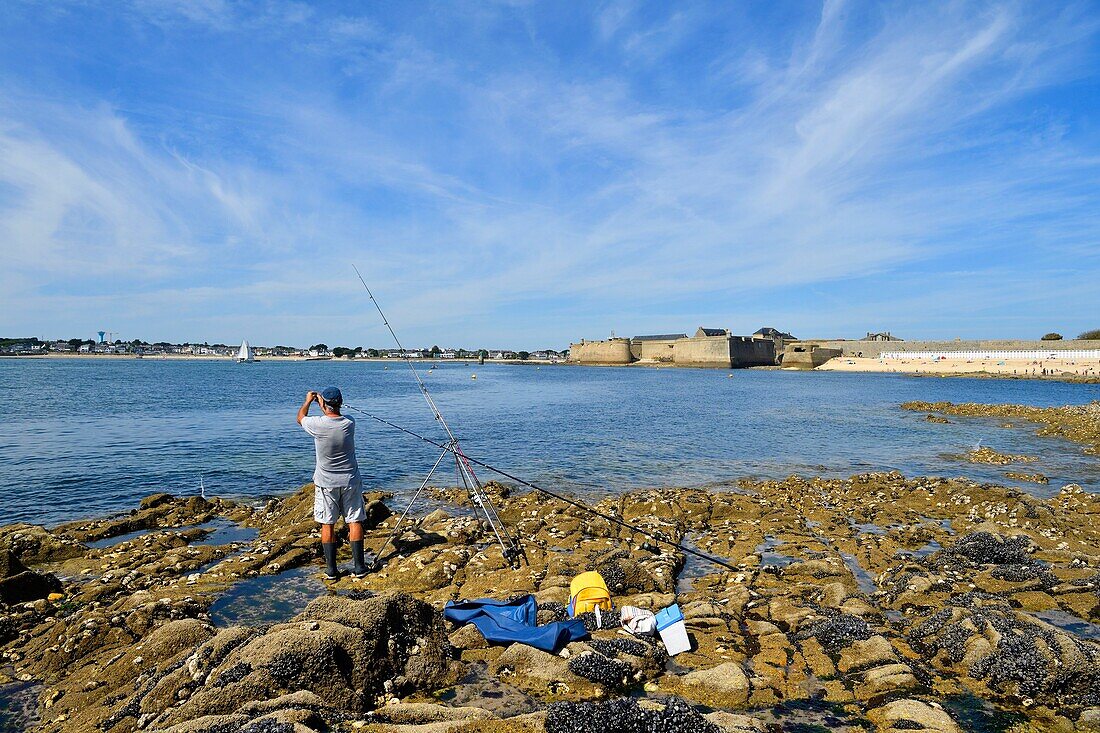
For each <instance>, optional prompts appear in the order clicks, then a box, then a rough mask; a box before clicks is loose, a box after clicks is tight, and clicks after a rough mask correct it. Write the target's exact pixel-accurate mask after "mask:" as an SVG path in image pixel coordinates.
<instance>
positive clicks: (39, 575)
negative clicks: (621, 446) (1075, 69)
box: [0, 405, 1100, 733]
mask: <svg viewBox="0 0 1100 733" xmlns="http://www.w3.org/2000/svg"><path fill="white" fill-rule="evenodd" d="M963 407H964V406H943V405H936V406H931V407H924V406H921V407H920V408H919V409H921V410H922V411H930V412H931V411H934V412H936V413H937V414H939V413H946V414H951V415H955V414H970V413H969V412H967V411H964V410H963ZM969 409H970V408H965V410H969ZM1045 414H1046V413H1027V414H1024V413H1018V414H1015V413H1014V414H1011V415H1010V414H1005V415H999V416H1002V417H1008V418H1021V419H1029V420H1030V419H1033V418H1035V417H1039V416H1042V415H1045ZM1040 422H1042V423H1043V424H1044V425H1045V426H1048V427H1051V426H1053V425H1058V426H1059V427H1058V430H1060V431H1062V432H1061V433H1059V434H1066V431H1067V430H1070V429H1069V428H1067V427H1066V424H1065V423H1064V422H1060V421H1054V418H1051V419H1050V421H1048V420H1046V419H1043V420H1040ZM1081 424H1084V423H1081ZM1044 429H1046V428H1044ZM1052 429H1053V427H1052ZM1089 435H1092V433H1090V432H1089V431H1088V430H1087V429H1086V430H1085V431H1084V432H1083V433H1082V434H1081V435H1079V436H1078V437H1088V436H1089ZM1082 442H1086V443H1087V442H1088V441H1087V440H1082ZM1089 445H1091V444H1089ZM490 488H491V490H492V491H493V492H494V493H495V495H496V498H497V499H498V500H499V502H500V503H499V506H500V508H501V514H502V517H503V518H504V520H505V521H506V522H507V523H508V524H509V526H511V527H512V528H514V529H515V531H516V533H517V534H518V536H520V537H521V538H523V540H524V545H525V549H526V554H527V560H528V562H527V564H526V565H524V566H522V567H521V568H519V569H513V568H511V567H509V565H508V564H507V563H506V562H505V561H504V559H503V558H502V557H501V554H500V551H499V548H498V547H495V546H494V545H493V544H491V543H487V542H483V541H482V537H481V533H480V531H479V527H478V523H477V522H476V520H475V519H474V518H473V516H472V513H471V511H470V507H469V505H468V503H467V502H466V499H465V497H464V496H463V495H462V494H461V492H459V491H458V490H456V489H448V488H438V489H435V490H433V491H432V492H431V493H432V497H431V502H430V503H429V504H430V506H429V507H428V508H429V509H430V511H427V512H426V513H423V514H421V515H420V516H419V517H418V519H417V521H416V523H415V524H414V525H413V526H411V527H409V529H408V530H407V531H405V532H404V533H403V534H402V535H401V536H400V537H399V538H398V541H397V549H396V551H394V552H389V553H387V555H386V556H385V557H384V558H383V559H384V561H385V562H384V563H383V566H382V568H381V569H380V570H379V571H378V572H376V573H373V574H371V575H369V576H367V577H366V578H364V579H361V580H357V579H353V578H350V577H349V578H343V579H341V580H340V581H338V582H335V583H328V584H324V583H322V581H321V580H320V579H319V576H320V573H319V571H320V565H319V560H318V558H317V552H318V549H319V548H318V545H317V537H316V534H315V525H314V523H313V521H312V516H311V512H312V491H311V487H309V486H306V487H303V488H302V489H301V490H299V491H298V492H296V493H295V494H293V495H291V496H289V497H287V498H285V499H282V500H279V501H271V502H269V503H267V504H266V505H264V506H248V505H244V504H238V503H233V502H229V501H224V500H217V499H215V500H212V501H208V500H205V499H201V498H198V497H191V498H181V497H172V496H168V495H166V494H158V495H155V496H151V497H149V498H147V499H146V500H144V501H143V502H142V504H141V506H140V507H138V508H137V509H135V510H134V511H133V512H131V513H129V514H127V515H124V516H120V517H114V518H109V519H102V520H95V521H84V522H73V523H69V524H66V525H62V526H61V527H57V528H54V529H53V530H49V531H48V530H46V529H44V528H42V527H37V526H33V525H26V524H21V525H11V526H7V527H3V528H0V707H5V706H7V707H13V705H8V703H9V701H11V700H14V699H16V696H17V695H18V696H21V697H20V699H29V700H30V704H29V706H28V707H29V708H30V709H31V714H30V715H28V716H27V718H28V719H27V720H24V721H23V724H26V725H30V726H31V727H33V729H34V730H39V731H106V732H110V733H117V732H121V731H138V730H141V731H171V733H227V732H229V731H250V732H251V733H261V732H264V731H272V732H278V733H290V732H291V731H294V732H296V733H308V732H309V731H352V730H366V731H402V732H408V733H415V732H416V731H424V732H427V731H474V730H487V731H523V730H530V731H543V730H546V731H551V732H552V733H564V732H566V731H577V732H578V733H580V732H581V731H584V732H586V733H587V732H588V731H650V730H652V731H691V732H692V733H700V732H702V731H739V732H741V733H745V732H748V731H761V732H762V731H780V730H792V731H810V730H840V731H844V730H852V731H855V730H866V729H873V730H878V731H913V730H925V731H945V732H946V731H962V730H979V729H980V730H1012V731H1016V732H1017V733H1023V731H1085V730H1098V729H1100V641H1098V639H1100V497H1098V496H1097V495H1094V494H1090V493H1087V492H1085V491H1083V490H1082V489H1081V488H1080V487H1078V486H1076V485H1073V484H1070V485H1067V486H1062V487H1058V490H1057V493H1055V494H1054V495H1053V496H1051V497H1050V498H1046V499H1040V498H1036V497H1034V496H1031V495H1029V494H1027V493H1025V492H1023V491H1020V490H1016V489H1011V488H1005V487H1001V486H995V485H989V484H978V483H975V482H971V481H967V480H963V479H950V478H937V477H922V478H906V477H903V476H902V475H900V474H897V473H870V474H862V475H857V476H853V477H851V478H849V479H823V478H798V477H791V478H788V479H786V480H783V481H750V480H741V481H737V482H734V483H730V484H728V485H716V486H710V487H706V488H665V489H657V490H647V491H637V492H633V493H630V494H627V495H623V496H615V497H610V498H607V499H605V500H604V501H602V502H601V503H600V504H599V505H598V508H599V509H600V510H601V511H603V512H606V513H610V514H614V515H615V516H618V517H621V518H623V519H625V520H627V521H629V522H632V523H635V524H638V525H640V526H643V527H646V528H647V529H649V530H652V531H655V532H660V533H661V534H662V535H663V536H665V537H667V538H668V539H669V540H672V541H674V542H682V543H686V544H687V545H688V546H691V547H694V548H697V549H699V550H701V551H703V552H706V553H710V554H712V555H715V556H719V557H722V558H725V559H727V560H728V561H730V562H732V563H733V564H734V565H735V566H736V568H737V570H735V571H729V570H727V569H725V568H722V567H719V566H716V565H714V564H712V563H708V562H705V561H702V560H699V559H697V558H695V557H693V556H690V555H685V554H684V553H682V552H680V551H678V550H675V549H673V548H671V547H669V546H667V545H662V544H660V543H655V542H652V541H651V540H647V539H646V538H645V537H644V536H642V535H639V534H634V533H631V532H630V531H629V530H625V529H622V528H620V527H618V526H617V525H613V524H611V523H609V522H607V521H605V520H598V519H594V518H593V517H592V516H591V515H588V514H585V513H583V512H582V511H581V510H579V509H577V508H575V507H572V506H570V505H568V504H566V503H564V502H559V501H556V500H552V499H547V498H546V497H543V496H541V495H538V494H535V493H517V492H512V491H510V490H509V489H508V487H504V486H500V485H495V484H491V485H490ZM369 499H370V502H369V519H368V523H367V524H368V527H369V528H370V529H369V532H368V546H370V547H373V548H377V547H379V546H380V545H381V543H382V540H383V538H384V537H385V536H386V535H387V534H388V533H389V530H390V528H391V527H392V525H393V522H394V521H395V520H396V517H395V516H394V515H393V514H391V506H390V505H389V504H388V503H387V502H391V501H392V500H391V499H390V497H387V496H384V495H381V494H372V495H370V496H369ZM345 562H346V558H345ZM585 570H598V571H599V572H600V573H601V574H602V575H603V576H604V578H605V579H606V580H607V582H608V585H609V587H610V588H611V592H612V596H613V599H614V601H615V604H616V606H623V605H633V606H641V607H646V608H652V609H659V608H663V607H665V606H667V605H669V604H670V603H672V602H674V601H675V602H677V603H679V605H680V607H681V608H682V609H683V612H684V616H685V618H686V620H687V627H688V630H689V634H690V636H691V638H692V642H693V645H692V650H691V651H689V652H685V653H682V654H679V655H677V656H675V657H673V658H671V659H670V658H669V657H668V655H667V654H666V653H665V651H664V649H663V647H662V646H661V644H660V643H659V642H657V641H655V640H653V639H647V638H635V637H631V636H629V635H626V634H625V632H622V631H619V630H617V629H616V628H614V627H613V628H611V629H595V619H594V618H593V619H586V621H587V623H588V625H589V626H590V627H591V629H592V638H591V639H589V640H587V641H582V642H574V643H572V644H570V645H568V646H567V647H566V648H565V649H564V650H563V651H562V652H561V653H560V654H557V655H555V654H549V653H546V652H542V651H538V650H536V649H534V648H532V647H528V646H524V645H521V644H512V645H509V646H494V645H489V644H487V643H486V642H485V640H484V639H483V638H482V637H481V635H480V634H479V633H478V632H477V630H476V629H474V628H473V627H472V626H466V627H461V628H459V627H455V626H453V625H451V624H449V623H448V622H446V621H444V620H443V618H442V613H441V612H442V607H443V604H444V603H445V602H446V601H447V600H451V599H457V598H467V599H469V598H478V597H486V596H488V597H494V598H501V599H503V598H508V597H511V596H514V595H517V594H526V593H533V594H535V596H536V598H537V600H538V603H539V609H540V610H539V620H540V622H547V621H552V620H558V619H561V618H564V614H565V609H564V606H565V604H566V602H567V601H568V592H569V591H568V588H569V582H570V580H571V579H572V578H573V577H574V576H575V575H576V574H577V573H580V572H582V571H585ZM292 577H297V578H302V577H305V578H308V579H309V580H310V582H311V583H315V585H314V586H311V587H312V588H315V590H314V591H311V592H310V593H308V594H307V597H306V598H304V599H303V601H302V603H300V604H298V605H294V604H291V605H292V606H293V607H287V608H279V609H278V612H277V613H273V614H269V615H268V616H267V617H261V618H259V619H257V620H256V621H254V622H249V623H243V622H241V621H240V620H239V618H240V616H241V614H238V616H237V617H234V618H231V619H230V620H228V621H227V620H226V617H225V616H224V613H219V612H218V609H219V608H221V607H226V606H227V605H228V606H229V607H230V608H232V606H233V603H238V604H247V603H250V602H249V601H248V600H247V599H246V598H245V597H242V596H235V595H234V594H235V593H239V591H240V589H241V588H243V587H244V586H246V585H248V584H256V583H268V585H264V586H262V587H263V588H265V589H266V590H264V591H263V592H264V593H265V594H268V595H277V594H278V593H280V588H281V587H282V586H280V583H283V582H285V581H287V580H288V579H290V578H292ZM227 599H228V601H229V603H228V604H227ZM234 599H237V600H234ZM238 610H240V609H238ZM9 725H11V724H10V723H9ZM983 726H984V727H983Z"/></svg>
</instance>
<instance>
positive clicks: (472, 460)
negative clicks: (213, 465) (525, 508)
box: [344, 404, 739, 571]
mask: <svg viewBox="0 0 1100 733" xmlns="http://www.w3.org/2000/svg"><path fill="white" fill-rule="evenodd" d="M344 407H345V408H347V409H349V410H355V411H356V412H358V413H360V414H361V415H364V416H366V417H369V418H370V419H372V420H376V421H378V422H380V423H382V424H383V425H388V426H389V427H391V428H394V429H395V430H400V431H401V432H402V433H405V434H407V435H411V436H412V437H414V438H418V439H420V440H423V441H424V442H425V443H429V444H431V445H434V446H435V447H436V448H441V449H442V450H443V451H444V452H447V451H451V452H454V451H453V449H452V448H451V447H450V446H449V445H445V444H443V443H439V442H437V441H435V440H432V439H431V438H428V437H426V436H423V435H421V434H420V433H417V432H415V431H413V430H409V429H408V428H404V427H401V426H400V425H397V424H396V423H392V422H390V421H389V420H386V419H385V418H382V417H378V416H377V415H373V414H371V413H369V412H367V411H366V410H362V409H360V408H358V407H354V406H353V405H348V404H345V405H344ZM463 457H464V458H465V459H466V460H467V461H469V462H470V463H473V464H474V465H477V466H481V467H482V468H485V469H487V470H489V471H492V472H493V473H495V474H497V475H500V476H503V477H504V478H506V479H508V480H510V481H515V482H516V483H517V484H520V485H521V486H526V487H527V488H529V489H533V490H535V491H538V492H539V493H542V494H545V495H546V496H549V497H552V498H554V499H557V500H558V501H563V502H565V503H566V504H570V505H571V506H575V507H577V508H578V509H580V510H582V511H585V512H588V513H589V514H592V515H594V516H597V517H599V518H600V519H605V520H607V521H608V522H611V523H613V524H617V525H619V526H620V527H624V528H626V529H629V530H631V531H632V532H637V533H638V534H640V535H644V536H646V537H648V538H650V539H651V540H654V541H656V542H660V543H662V544H665V545H669V546H671V547H675V548H676V549H678V550H680V551H682V552H686V553H688V554H690V555H694V556H695V557H698V558H699V559H701V560H706V561H708V562H712V563H714V564H715V565H721V566H722V567H724V568H727V569H729V570H733V571H737V570H739V568H737V567H735V566H734V565H732V564H730V563H728V562H726V561H725V560H722V559H721V558H717V557H714V556H712V555H708V554H706V553H704V552H699V551H698V550H693V549H692V548H690V547H686V546H684V545H681V544H680V543H678V542H673V541H672V540H669V539H665V538H664V537H661V536H660V535H658V534H656V533H654V532H651V531H649V530H647V529H643V528H642V527H638V526H636V525H633V524H631V523H630V522H627V521H625V520H622V519H619V518H618V517H615V516H612V515H610V514H605V513H604V512H601V511H599V510H598V509H593V508H592V507H590V506H588V505H586V504H584V503H582V502H580V501H577V500H576V499H570V498H569V497H567V496H563V495H562V494H559V493H557V492H555V491H551V490H550V489H544V488H543V487H541V486H537V485H536V484H533V483H531V482H530V481H525V480H523V479H521V478H520V477H518V476H514V475H512V474H510V473H508V472H507V471H505V470H503V469H500V468H497V467H496V466H493V465H490V464H488V463H486V462H485V461H481V460H478V459H477V458H474V457H472V456H468V455H465V454H463Z"/></svg>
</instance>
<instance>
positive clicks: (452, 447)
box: [370, 440, 526, 571]
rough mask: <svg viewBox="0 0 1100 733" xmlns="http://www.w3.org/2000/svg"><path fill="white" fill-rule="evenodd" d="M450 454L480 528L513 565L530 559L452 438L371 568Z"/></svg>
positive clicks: (372, 565) (516, 565) (402, 514)
mask: <svg viewBox="0 0 1100 733" xmlns="http://www.w3.org/2000/svg"><path fill="white" fill-rule="evenodd" d="M448 453H450V454H451V455H452V456H454V460H455V469H456V471H457V473H458V477H459V481H460V482H461V483H462V485H463V487H464V488H465V489H466V494H467V496H468V497H469V499H470V503H471V504H473V507H474V515H475V516H476V517H477V519H478V527H479V528H480V529H481V531H482V532H483V533H485V534H488V535H491V536H492V539H494V540H496V542H497V544H499V545H500V550H501V554H502V555H503V556H504V559H505V560H506V561H507V562H508V564H509V565H510V566H512V567H513V568H518V567H519V566H520V563H521V561H522V560H526V555H525V554H524V552H523V548H522V547H521V546H520V544H519V543H518V542H517V541H516V540H515V538H513V537H512V535H511V534H510V533H509V532H508V529H507V528H506V527H505V526H504V522H503V521H502V520H501V518H500V515H499V514H498V513H497V510H496V506H494V504H493V501H492V499H491V498H490V497H489V493H488V492H487V491H486V490H485V487H484V486H483V485H482V483H481V482H480V481H479V480H478V478H477V476H475V475H474V473H473V471H472V470H471V468H470V464H469V462H468V461H467V460H466V456H465V455H463V453H462V450H461V449H460V448H459V447H458V441H455V440H451V441H450V442H448V443H447V444H446V445H444V447H443V452H442V453H440V454H439V457H438V458H436V459H435V463H434V464H432V468H431V470H430V471H428V475H427V476H425V477H424V480H423V481H421V482H420V486H419V488H417V490H416V493H414V494H413V497H412V499H411V500H410V501H409V503H408V505H407V506H406V507H405V509H404V510H403V511H402V512H401V515H400V516H399V517H398V518H397V523H396V524H395V525H394V526H393V529H392V530H391V531H390V534H389V536H388V537H386V541H385V542H383V543H382V546H381V547H379V548H378V553H377V554H376V555H375V556H374V560H373V562H372V563H371V567H370V569H371V570H372V571H374V570H377V569H378V566H379V563H380V562H381V560H382V553H383V552H384V551H385V549H386V547H388V546H389V545H390V543H391V542H393V541H394V540H395V538H396V537H397V536H398V531H399V530H400V529H401V526H402V525H403V524H404V523H405V519H406V518H407V517H408V515H409V513H410V512H411V511H412V508H413V505H414V504H416V500H417V499H418V498H420V494H421V493H422V492H423V491H424V489H425V488H427V486H428V482H429V481H430V480H431V478H432V476H433V475H434V474H435V472H436V470H437V469H438V468H439V465H440V464H441V463H443V459H444V458H446V457H447V454H448ZM395 549H396V545H395Z"/></svg>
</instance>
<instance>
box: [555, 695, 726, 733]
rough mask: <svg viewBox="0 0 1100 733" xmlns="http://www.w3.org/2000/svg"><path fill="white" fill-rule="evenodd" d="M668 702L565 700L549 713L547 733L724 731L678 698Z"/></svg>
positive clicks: (713, 732) (628, 699) (685, 732)
mask: <svg viewBox="0 0 1100 733" xmlns="http://www.w3.org/2000/svg"><path fill="white" fill-rule="evenodd" d="M663 702H664V705H663V706H660V705H652V706H649V705H647V706H645V707H643V706H642V705H640V704H638V701H637V700H635V699H633V698H625V697H624V698H618V699H616V700H608V701H607V702H598V703H593V702H579V703H573V702H562V703H555V704H554V705H551V706H550V709H549V710H547V712H546V723H545V726H546V733H591V732H592V731H602V733H635V732H636V731H639V732H640V731H652V732H653V733H721V732H720V729H719V728H718V726H716V725H715V724H714V723H711V722H710V721H709V720H707V719H706V718H704V717H703V715H702V714H701V713H700V712H699V711H697V710H695V709H694V708H693V707H691V705H689V704H688V703H686V702H684V701H683V700H681V699H680V698H678V697H670V698H667V699H666V700H664V701H663Z"/></svg>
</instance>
